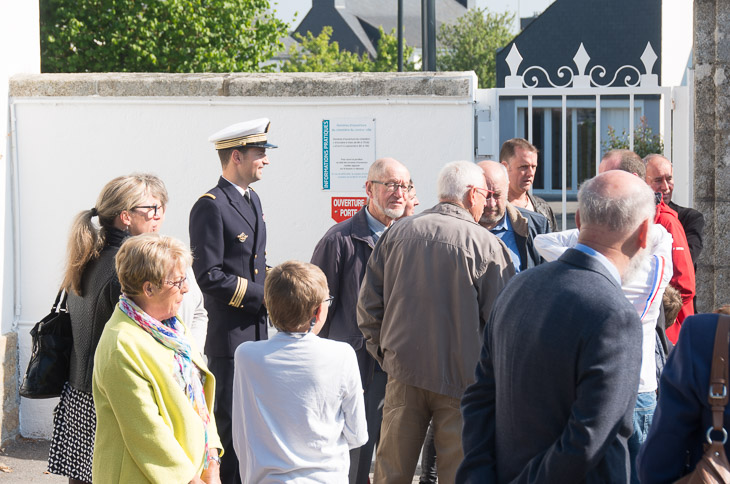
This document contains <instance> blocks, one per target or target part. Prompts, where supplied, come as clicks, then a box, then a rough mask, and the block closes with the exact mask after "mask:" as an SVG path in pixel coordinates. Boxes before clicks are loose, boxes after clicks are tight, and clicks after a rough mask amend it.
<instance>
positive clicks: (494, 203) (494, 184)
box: [477, 161, 509, 229]
mask: <svg viewBox="0 0 730 484" xmlns="http://www.w3.org/2000/svg"><path fill="white" fill-rule="evenodd" d="M477 165H478V166H479V168H481V169H482V171H483V172H484V178H485V179H486V180H487V189H488V190H489V191H491V192H492V194H491V196H490V198H489V199H488V200H487V203H486V205H484V213H483V214H482V217H481V218H480V219H479V224H480V225H482V226H484V227H486V228H488V229H491V228H492V227H494V226H495V225H497V223H499V221H500V220H502V217H504V211H505V209H506V208H507V194H508V193H509V177H508V176H507V168H506V167H505V166H504V165H503V164H501V163H497V162H496V161H480V162H479V163H477Z"/></svg>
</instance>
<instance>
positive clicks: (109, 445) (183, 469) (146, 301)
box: [92, 233, 222, 484]
mask: <svg viewBox="0 0 730 484" xmlns="http://www.w3.org/2000/svg"><path fill="white" fill-rule="evenodd" d="M190 263H191V255H190V251H189V250H188V249H187V248H186V247H185V246H184V245H183V244H182V243H181V242H180V241H178V240H176V239H173V238H172V237H165V236H161V235H158V234H154V233H151V234H144V235H139V236H136V237H130V238H128V239H127V240H126V241H125V242H124V243H123V244H122V246H121V248H120V249H119V252H118V253H117V256H116V270H117V275H118V277H119V282H120V284H121V287H122V295H121V296H120V298H119V304H118V305H117V307H116V308H115V310H114V313H112V316H111V318H110V319H109V322H108V323H107V324H106V326H105V327H104V332H103V333H102V335H101V339H100V341H99V345H98V347H97V349H96V354H95V355H94V376H93V383H92V388H93V394H94V406H95V407H96V415H97V417H96V418H97V423H96V442H95V444H94V463H93V469H92V472H93V482H94V483H95V484H104V483H127V482H134V483H144V482H155V483H171V484H172V483H181V484H184V483H201V482H205V483H209V484H211V483H219V482H220V479H219V475H218V471H219V462H220V461H219V449H221V448H222V445H221V443H220V439H219V437H218V432H217V430H216V425H215V418H214V416H213V395H214V393H215V380H214V378H213V375H212V374H211V373H210V372H209V371H208V368H207V367H206V365H205V363H204V361H203V359H202V356H201V354H200V351H199V350H198V349H197V348H196V347H195V346H194V344H192V343H191V340H190V339H189V338H188V334H186V329H185V325H183V324H182V323H181V322H180V321H179V320H178V318H177V317H176V315H177V313H178V310H179V308H180V303H181V302H182V298H183V294H185V293H186V292H187V290H188V286H187V282H186V277H185V271H186V270H187V268H188V267H189V266H190Z"/></svg>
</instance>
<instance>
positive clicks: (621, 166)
mask: <svg viewBox="0 0 730 484" xmlns="http://www.w3.org/2000/svg"><path fill="white" fill-rule="evenodd" d="M610 170H621V171H625V172H627V173H631V174H632V175H636V176H638V177H639V178H641V179H642V180H643V179H644V178H645V177H646V169H645V168H644V161H643V160H642V159H641V157H640V156H639V155H637V154H636V153H634V152H633V151H631V150H611V151H609V152H607V153H606V154H605V155H603V158H602V159H601V164H600V165H598V173H604V172H607V171H610Z"/></svg>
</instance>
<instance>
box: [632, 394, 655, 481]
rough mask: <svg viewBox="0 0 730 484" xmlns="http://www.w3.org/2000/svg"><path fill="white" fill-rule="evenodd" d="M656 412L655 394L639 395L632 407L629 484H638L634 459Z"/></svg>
mask: <svg viewBox="0 0 730 484" xmlns="http://www.w3.org/2000/svg"><path fill="white" fill-rule="evenodd" d="M655 410H656V392H646V393H639V395H638V396H637V398H636V407H634V433H633V434H631V437H630V438H629V442H628V444H629V458H630V459H631V484H639V476H638V475H637V473H636V458H637V457H638V456H639V448H640V447H641V444H643V443H644V441H645V440H646V436H647V435H648V434H649V427H651V421H652V420H653V419H654V411H655Z"/></svg>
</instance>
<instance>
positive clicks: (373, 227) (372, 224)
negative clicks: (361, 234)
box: [365, 207, 388, 243]
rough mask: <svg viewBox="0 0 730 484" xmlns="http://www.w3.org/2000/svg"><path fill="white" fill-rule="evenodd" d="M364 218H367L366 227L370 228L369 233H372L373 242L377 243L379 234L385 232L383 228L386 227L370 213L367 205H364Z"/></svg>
mask: <svg viewBox="0 0 730 484" xmlns="http://www.w3.org/2000/svg"><path fill="white" fill-rule="evenodd" d="M365 218H366V219H368V228H369V229H370V233H372V234H373V243H377V242H378V239H379V238H380V236H381V235H383V232H385V229H387V228H388V227H386V226H385V225H384V224H382V223H381V222H380V220H378V219H376V218H375V217H373V216H372V215H370V210H368V208H367V207H365Z"/></svg>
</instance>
